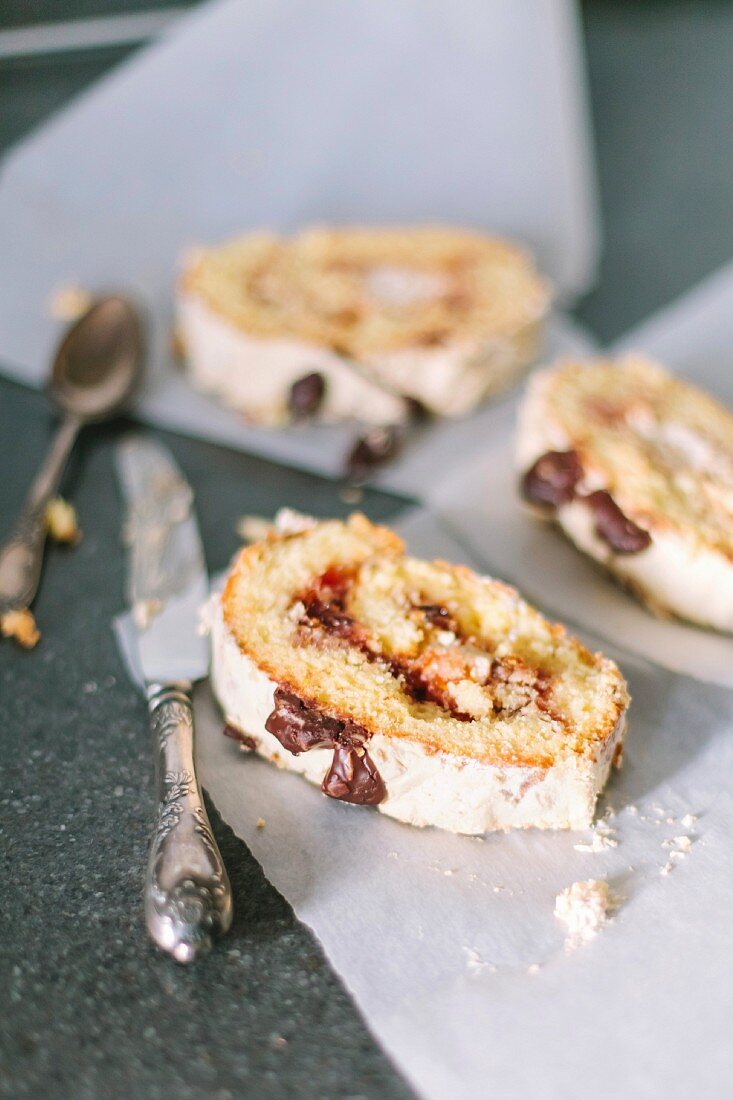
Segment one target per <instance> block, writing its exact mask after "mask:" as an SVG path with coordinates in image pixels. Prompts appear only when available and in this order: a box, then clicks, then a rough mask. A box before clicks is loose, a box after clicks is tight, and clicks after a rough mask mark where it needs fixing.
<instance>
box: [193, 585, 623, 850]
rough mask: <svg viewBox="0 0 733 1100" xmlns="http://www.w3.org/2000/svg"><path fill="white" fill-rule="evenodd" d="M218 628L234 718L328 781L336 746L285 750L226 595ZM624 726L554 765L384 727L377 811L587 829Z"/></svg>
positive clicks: (488, 825)
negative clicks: (490, 756)
mask: <svg viewBox="0 0 733 1100" xmlns="http://www.w3.org/2000/svg"><path fill="white" fill-rule="evenodd" d="M210 625H211V646H212V664H211V683H212V687H213V690H214V693H215V695H216V697H217V698H218V700H219V703H220V704H221V707H222V710H223V711H224V714H225V716H226V720H227V722H229V723H231V724H232V725H233V726H235V727H237V728H238V729H240V730H242V731H243V732H244V733H247V734H248V735H249V736H250V737H252V738H254V740H255V741H256V743H257V752H258V753H259V754H260V755H262V756H264V757H266V758H267V759H268V760H272V761H273V762H274V763H275V764H277V765H278V767H281V768H287V769H288V770H290V771H294V772H299V773H300V774H301V775H304V776H305V778H306V779H309V780H310V781H311V782H312V783H316V784H318V785H319V786H320V784H321V783H322V781H323V778H324V776H325V775H326V773H327V771H328V769H329V767H330V764H331V759H332V756H333V752H332V750H331V749H327V748H326V749H312V750H310V751H309V752H305V753H301V754H300V755H299V756H294V755H293V754H292V753H290V752H287V751H286V750H285V749H283V747H282V745H281V744H280V742H279V741H278V740H277V738H276V737H274V736H273V735H272V734H270V733H268V732H267V730H266V729H265V723H266V721H267V718H268V716H269V715H270V714H271V713H272V711H273V709H274V705H275V703H274V693H275V690H276V688H277V684H276V683H275V682H274V681H273V680H271V679H270V678H269V677H268V676H267V675H266V674H265V673H264V672H263V671H262V670H261V669H260V668H258V667H257V665H256V664H255V663H254V662H253V661H252V660H251V659H250V658H249V657H248V656H246V655H245V654H244V653H242V651H241V649H240V647H239V645H238V644H237V642H236V640H235V638H234V636H233V635H232V633H231V631H230V630H229V628H228V627H227V625H226V624H225V622H224V616H223V613H222V607H221V602H220V600H219V599H218V597H216V598H215V600H214V603H213V607H212V615H211V624H210ZM625 728H626V721H625V714H624V715H622V716H621V717H620V718H619V721H618V723H617V725H616V727H615V729H614V731H613V733H612V734H611V736H610V737H609V738H608V739H607V740H606V741H605V742H604V744H603V746H602V747H601V748H600V749H599V752H598V755H597V757H596V759H591V758H589V757H580V756H574V755H572V756H569V757H567V758H566V759H564V760H561V761H559V762H558V763H557V764H555V765H554V766H553V767H548V768H531V767H520V766H507V765H503V764H490V763H485V762H483V761H478V760H473V759H469V758H465V757H459V756H456V755H453V754H448V753H440V752H434V753H431V752H428V751H427V750H426V749H425V748H424V747H423V746H422V745H421V744H419V743H417V742H414V741H409V740H406V739H404V738H395V737H385V736H382V735H381V734H378V733H377V734H375V735H374V736H373V737H371V738H370V740H369V743H368V748H369V755H370V757H371V758H372V760H373V761H374V763H375V765H376V767H377V768H378V770H379V773H380V775H381V776H382V779H383V780H384V783H385V786H386V789H387V797H386V799H385V800H384V801H383V802H382V803H380V805H379V806H378V809H379V810H380V812H381V813H384V814H387V815H388V816H389V817H394V818H397V820H399V821H404V822H407V823H408V824H410V825H435V826H438V827H439V828H441V829H447V830H448V831H450V832H453V833H469V834H481V833H485V832H491V831H495V830H505V829H511V828H528V827H530V826H536V827H537V828H544V829H565V828H569V829H582V828H587V826H588V825H589V824H590V822H591V821H592V819H593V812H594V809H595V804H596V799H597V797H598V794H599V793H600V791H601V790H602V788H603V786H604V784H605V782H606V779H607V777H608V773H609V770H610V767H611V764H612V761H613V757H614V753H615V750H616V748H617V746H618V745H619V744H620V743H621V741H622V739H623V735H624V731H625Z"/></svg>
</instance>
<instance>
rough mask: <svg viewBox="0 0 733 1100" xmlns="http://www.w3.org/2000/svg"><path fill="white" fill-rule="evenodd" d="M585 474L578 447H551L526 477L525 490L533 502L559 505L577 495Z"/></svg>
mask: <svg viewBox="0 0 733 1100" xmlns="http://www.w3.org/2000/svg"><path fill="white" fill-rule="evenodd" d="M582 476H583V467H582V465H581V463H580V458H579V457H578V453H577V451H547V452H546V454H543V455H540V457H539V458H538V459H537V461H536V462H535V464H534V466H530V468H529V470H527V472H526V474H525V475H524V477H523V478H522V493H523V494H524V496H525V498H526V499H527V500H528V501H530V502H531V503H532V504H541V505H550V507H552V508H557V507H558V505H560V504H568V503H569V501H571V500H572V499H573V497H574V496H575V487H576V485H577V484H578V482H579V481H580V479H581V477H582Z"/></svg>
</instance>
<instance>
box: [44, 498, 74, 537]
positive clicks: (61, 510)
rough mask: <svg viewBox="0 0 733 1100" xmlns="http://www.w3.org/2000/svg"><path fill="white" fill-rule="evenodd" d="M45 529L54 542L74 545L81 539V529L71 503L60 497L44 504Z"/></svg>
mask: <svg viewBox="0 0 733 1100" xmlns="http://www.w3.org/2000/svg"><path fill="white" fill-rule="evenodd" d="M45 519H46V530H47V531H48V533H49V535H50V536H51V538H52V539H53V540H54V541H55V542H66V543H68V544H69V545H74V544H75V543H77V542H80V541H81V530H80V528H79V524H78V522H77V519H76V509H75V508H74V506H73V504H69V502H68V500H64V499H63V498H62V497H55V498H54V499H53V500H49V502H48V504H47V505H46V514H45Z"/></svg>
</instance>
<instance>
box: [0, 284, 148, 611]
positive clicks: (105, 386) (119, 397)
mask: <svg viewBox="0 0 733 1100" xmlns="http://www.w3.org/2000/svg"><path fill="white" fill-rule="evenodd" d="M143 359H144V340H143V327H142V322H141V319H140V316H139V314H138V312H137V310H136V309H135V308H134V307H133V306H132V304H131V303H130V302H128V301H127V300H126V299H125V298H119V297H109V298H101V299H99V301H97V302H96V303H95V304H94V305H93V306H92V307H91V309H90V310H89V311H88V312H87V313H85V314H84V316H83V317H82V318H81V319H80V320H79V321H77V322H76V324H75V325H73V326H72V328H70V329H69V331H68V332H67V334H66V336H65V337H64V339H63V340H62V341H61V344H60V345H59V348H58V351H57V352H56V358H55V359H54V362H53V367H52V368H51V378H50V381H49V393H50V396H51V399H52V401H53V402H54V404H55V405H56V407H57V408H58V409H59V411H60V412H61V413H62V416H63V419H62V421H61V425H60V427H59V428H58V430H57V432H56V436H55V437H54V440H53V443H52V444H51V447H50V449H49V451H48V454H47V455H46V458H45V460H44V462H43V465H42V466H41V469H40V470H39V472H38V475H37V476H36V479H35V481H34V482H33V484H32V485H31V488H30V490H29V492H28V495H27V497H26V499H25V504H24V505H23V509H22V511H21V513H20V516H19V517H18V521H17V523H16V525H15V529H14V531H13V533H12V535H11V536H10V538H9V539H8V540H7V542H6V543H5V545H4V546H3V547H2V548H1V549H0V614H2V613H3V612H5V611H10V610H15V609H16V608H26V607H29V606H30V603H31V601H32V599H33V597H34V596H35V594H36V590H37V588H38V581H39V578H40V575H41V563H42V561H43V548H44V545H45V542H46V507H47V505H48V502H49V501H50V500H51V499H52V497H54V496H55V494H56V490H57V488H58V485H59V482H60V480H61V475H62V474H63V472H64V467H65V466H66V462H67V459H68V457H69V455H70V453H71V449H72V447H73V446H74V443H75V441H76V437H77V435H78V434H79V431H80V429H81V428H82V427H83V426H84V425H85V424H91V423H99V422H100V421H102V420H108V419H110V418H111V417H113V416H114V415H115V414H117V413H119V412H121V411H122V410H123V409H124V408H125V406H126V405H127V404H128V403H129V401H130V399H131V397H132V395H133V393H134V391H135V388H136V386H137V384H138V382H139V380H140V378H141V375H142V367H143Z"/></svg>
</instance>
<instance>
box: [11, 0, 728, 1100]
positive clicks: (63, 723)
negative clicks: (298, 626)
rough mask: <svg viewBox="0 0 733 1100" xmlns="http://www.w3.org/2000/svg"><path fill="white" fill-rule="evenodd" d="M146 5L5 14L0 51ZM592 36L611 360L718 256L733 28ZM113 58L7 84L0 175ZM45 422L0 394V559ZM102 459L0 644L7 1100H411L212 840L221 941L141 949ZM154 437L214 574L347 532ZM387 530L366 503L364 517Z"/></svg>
mask: <svg viewBox="0 0 733 1100" xmlns="http://www.w3.org/2000/svg"><path fill="white" fill-rule="evenodd" d="M157 6H163V4H162V3H161V0H144V2H143V0H134V3H133V2H131V0H68V2H65V3H63V4H58V3H56V4H53V3H51V2H50V0H32V2H29V0H7V3H6V4H5V5H3V7H2V12H0V29H3V28H5V27H11V26H17V25H20V24H23V23H25V22H26V21H27V22H31V21H35V22H43V21H48V20H57V19H61V18H63V17H79V16H84V15H97V14H110V13H114V12H121V11H125V10H133V9H138V10H139V9H140V8H141V7H144V8H149V9H150V8H154V7H157ZM583 19H584V27H585V33H586V41H587V45H588V68H589V74H590V87H591V93H592V110H593V121H594V125H595V131H596V139H597V144H598V157H599V176H600V185H601V198H602V208H603V215H604V221H605V238H606V248H605V256H604V259H603V262H602V265H601V273H600V280H599V284H598V287H597V288H596V290H595V291H594V292H593V293H592V294H591V295H589V297H588V298H587V299H586V301H585V302H584V303H582V304H581V305H580V307H579V309H578V311H577V312H578V316H579V317H580V319H581V320H583V321H584V322H585V323H587V324H589V325H590V326H591V327H592V328H593V329H595V331H596V332H597V333H598V335H599V336H600V337H602V338H607V339H610V338H612V337H614V336H617V335H620V334H621V333H623V332H624V330H625V329H626V328H628V326H629V325H631V324H633V323H634V322H635V321H637V320H639V319H641V318H643V317H644V316H645V315H646V314H647V313H648V312H649V311H650V310H652V309H655V308H657V307H658V306H660V305H663V304H664V303H665V302H666V301H668V300H669V299H670V298H671V297H672V296H673V295H675V294H678V293H680V292H682V291H684V290H685V289H686V288H687V287H688V286H690V285H691V284H692V283H693V282H695V281H696V280H697V279H699V278H701V277H703V276H704V275H706V274H707V273H708V272H709V271H711V270H712V269H713V268H714V267H715V266H716V265H717V264H719V263H722V262H725V261H726V260H728V259H729V258H730V256H731V254H733V189H732V188H731V187H730V170H729V165H730V163H731V156H732V155H733V147H732V145H731V143H732V142H733V129H732V128H731V126H730V124H729V118H728V114H729V110H730V102H731V81H732V79H733V77H732V73H733V70H732V69H731V66H730V57H731V52H732V51H733V8H732V7H731V5H729V4H723V3H720V2H715V0H707V2H704V3H703V2H699V3H695V4H693V3H683V2H680V0H677V2H672V0H668V2H665V3H661V2H659V0H655V2H651V0H650V2H647V3H639V2H638V0H633V2H632V0H585V2H584V4H583ZM127 53H128V50H127V49H109V50H103V51H96V50H95V51H88V52H84V53H67V54H64V55H59V56H55V55H54V56H49V57H44V58H38V59H27V58H24V59H20V60H17V61H2V62H0V97H1V98H0V150H2V149H3V148H6V147H7V146H8V144H9V143H10V142H11V141H13V140H16V139H17V138H18V137H19V136H21V134H22V133H24V132H25V131H26V130H27V129H28V128H29V127H30V126H31V125H33V124H35V123H37V122H38V121H40V120H41V119H42V118H43V117H44V116H46V115H47V114H48V113H49V112H50V111H52V110H53V109H55V108H56V107H58V106H59V105H60V104H62V103H63V102H64V101H65V100H66V99H68V98H69V97H70V96H71V95H73V94H74V93H76V92H77V91H78V90H80V89H81V88H82V87H84V86H85V85H86V84H87V83H88V82H89V81H90V80H92V79H94V78H95V77H96V76H97V75H99V74H100V73H101V72H103V71H104V70H105V69H107V68H108V67H109V66H110V65H112V64H114V63H116V62H118V61H119V60H121V59H122V58H123V57H124V56H125V55H126V54H127ZM681 59H683V60H681ZM683 62H684V63H683ZM0 344H1V335H0ZM0 369H1V368H0ZM49 423H50V417H49V416H48V414H47V413H46V412H45V409H44V406H43V402H42V400H41V399H40V398H39V397H37V396H34V395H30V394H26V393H24V392H23V391H22V390H20V389H17V388H15V387H13V386H11V385H9V384H4V383H0V537H2V534H3V533H4V530H5V529H6V528H7V523H8V522H9V520H10V517H11V516H12V515H13V514H14V512H15V510H16V509H17V508H18V507H19V505H20V502H21V499H22V493H23V489H24V487H25V485H26V484H27V479H28V477H29V475H30V472H31V471H32V469H33V468H34V466H35V465H36V463H37V462H38V460H39V459H40V456H41V453H42V451H43V447H44V444H45V439H46V437H47V431H48V425H49ZM113 434H114V433H111V432H104V433H101V434H98V435H95V436H94V437H93V438H92V437H90V438H89V440H88V441H86V442H83V443H82V446H81V448H80V452H79V455H78V456H77V458H76V459H75V461H74V464H73V466H72V469H71V470H70V471H69V475H70V476H69V478H68V480H67V484H66V488H67V491H68V492H69V493H70V494H71V495H73V498H74V501H75V503H77V505H78V507H79V511H80V518H81V522H82V524H83V525H84V527H85V530H86V538H85V540H84V542H83V543H82V545H81V546H80V547H79V548H78V549H75V550H71V551H68V550H62V549H52V550H51V552H50V554H49V557H48V564H47V570H46V576H45V578H44V583H43V587H42V591H41V595H40V598H39V601H38V608H37V609H38V615H39V619H40V624H41V628H42V630H43V631H44V638H43V641H42V643H41V646H40V647H39V648H38V650H37V651H36V652H35V653H33V654H24V653H21V652H20V651H18V650H17V649H15V648H14V647H12V646H10V645H9V644H8V643H3V644H0V701H1V703H2V708H1V709H0V750H1V751H0V772H1V773H2V789H1V790H0V829H1V830H2V832H1V833H0V860H2V871H3V892H2V898H3V904H2V916H3V918H4V920H3V927H4V934H3V937H2V939H1V940H0V983H1V987H2V989H3V994H4V995H3V999H2V1005H1V1006H0V1055H2V1063H1V1064H0V1094H4V1095H7V1096H12V1097H33V1098H35V1097H53V1098H54V1100H56V1098H66V1097H74V1098H76V1097H80V1098H82V1100H85V1098H94V1100H96V1098H98V1097H105V1098H107V1097H110V1098H116V1097H118V1096H120V1097H122V1096H125V1097H134V1098H135V1100H137V1098H138V1097H139V1098H142V1100H147V1098H155V1097H161V1098H165V1100H169V1098H175V1100H187V1098H189V1097H191V1098H194V1100H204V1098H207V1100H208V1098H214V1100H225V1098H227V1100H228V1098H229V1097H240V1096H245V1095H246V1096H251V1097H255V1098H259V1097H265V1096H266V1097H280V1096H283V1097H286V1096H291V1095H292V1094H293V1092H294V1091H295V1090H297V1092H298V1094H299V1095H300V1096H302V1097H305V1098H308V1097H338V1098H342V1097H357V1096H364V1097H380V1098H381V1097H385V1098H391V1097H404V1096H407V1095H409V1094H408V1091H407V1089H406V1087H405V1086H404V1085H403V1084H402V1083H401V1081H400V1079H399V1078H398V1077H397V1075H396V1074H395V1073H394V1071H393V1070H392V1069H391V1067H390V1066H389V1064H388V1063H387V1062H386V1060H385V1059H384V1057H383V1056H382V1055H381V1054H380V1053H379V1051H378V1050H377V1048H376V1047H375V1045H374V1043H373V1042H372V1040H371V1038H370V1036H369V1035H368V1033H367V1032H366V1030H365V1029H364V1027H363V1024H362V1023H361V1021H360V1020H359V1017H358V1015H357V1014H356V1012H355V1010H354V1008H353V1005H352V1004H351V1002H350V1001H349V999H348V997H347V995H346V994H345V992H344V990H343V988H342V987H341V985H340V984H339V982H338V981H337V979H336V978H335V977H334V976H333V974H332V973H331V972H330V970H329V968H328V965H327V963H326V962H325V961H324V959H323V956H322V955H321V953H320V951H319V949H318V946H317V944H316V943H315V942H314V940H313V939H312V937H311V936H310V935H309V933H308V932H307V931H306V930H305V929H304V928H302V927H301V926H300V925H299V924H298V923H297V922H296V921H295V919H294V917H293V915H292V913H291V911H290V909H289V908H288V906H287V905H286V904H285V902H284V901H283V900H282V899H281V898H280V897H279V895H278V894H277V893H276V892H275V891H274V890H273V889H272V887H270V886H269V884H268V883H267V882H266V880H265V879H264V878H263V876H262V873H261V871H260V869H259V867H258V866H257V864H256V863H255V862H254V861H253V859H252V857H251V856H250V855H249V852H248V851H247V849H246V848H245V847H244V845H243V844H241V842H240V841H238V840H237V839H236V838H235V837H234V836H233V835H232V834H231V833H230V831H229V830H228V829H227V828H226V826H223V825H222V824H221V822H219V821H218V820H217V819H216V816H215V815H214V828H215V831H216V833H217V837H218V839H219V842H220V843H221V846H222V850H223V854H224V857H225V859H226V861H227V864H228V867H229V869H230V873H231V876H232V881H233V886H234V891H235V900H236V905H237V916H236V920H235V925H234V929H233V931H232V933H231V934H230V937H229V938H228V939H227V941H226V942H225V943H224V944H223V945H222V948H221V949H220V950H219V951H217V952H215V953H214V954H213V955H212V956H211V957H210V958H209V959H208V961H207V962H206V963H205V964H204V965H203V966H201V967H197V968H195V969H194V970H190V971H183V970H181V969H179V968H177V967H175V966H174V965H173V964H172V963H170V962H168V961H167V960H166V959H164V958H162V957H160V956H158V955H157V954H156V953H155V952H154V951H153V949H152V948H150V947H149V946H148V944H147V942H146V940H145V937H144V934H143V930H142V924H141V917H140V907H139V906H140V900H139V899H140V876H141V868H142V866H143V863H144V859H145V851H146V845H147V837H148V830H149V828H150V820H151V814H152V774H151V766H152V761H151V754H150V749H149V744H148V739H147V735H146V731H145V709H144V707H143V704H142V702H141V700H140V699H139V698H138V697H137V696H136V695H135V693H134V691H133V690H132V689H131V688H130V686H129V684H128V683H127V681H126V679H125V675H124V672H123V670H122V668H121V666H120V663H119V659H118V656H117V653H116V650H115V647H114V644H113V640H112V636H111V633H110V631H109V620H110V618H111V616H112V615H113V614H114V613H115V612H116V611H118V610H119V609H120V607H121V606H122V602H123V596H122V585H123V572H124V562H123V557H122V553H121V549H120V547H119V541H118V535H119V521H120V512H119V504H118V501H117V498H116V489H115V485H114V481H113V476H112V466H111V448H110V444H111V440H112V437H113ZM166 438H168V439H169V440H170V442H171V444H172V446H173V449H174V451H175V453H176V455H177V457H178V459H179V461H180V462H181V465H182V466H183V468H184V469H185V471H186V473H187V475H188V476H189V478H190V479H191V481H192V483H193V484H194V487H195V488H196V490H197V493H198V509H199V513H200V518H201V524H202V530H203V533H204V538H205V542H206V548H207V553H208V554H209V565H210V567H211V568H212V569H216V568H219V567H221V566H223V565H224V564H225V563H226V560H227V558H228V556H229V554H230V553H231V552H232V551H233V550H234V548H235V546H236V543H237V540H236V536H235V534H234V531H233V519H234V517H236V516H237V515H239V514H240V513H242V512H245V511H253V512H255V511H262V512H268V511H272V510H273V509H274V508H275V507H276V506H277V505H279V504H289V505H291V506H293V507H301V508H309V509H311V510H313V511H316V512H320V513H323V514H327V513H328V512H330V511H346V510H347V509H346V507H345V506H344V505H343V504H342V502H340V501H339V499H338V496H337V493H336V492H335V490H334V488H333V487H332V486H329V485H327V484H326V483H324V482H320V481H318V480H317V479H315V478H310V477H307V476H305V475H299V474H296V473H292V472H286V471H282V470H280V469H278V468H277V467H274V466H271V465H268V464H267V463H264V462H258V461H256V460H252V459H247V458H245V457H243V456H240V455H236V454H233V453H231V452H228V451H220V450H218V449H215V448H212V447H206V446H204V445H201V444H195V443H192V442H185V441H181V440H178V439H176V438H175V437H166ZM395 506H396V505H395V502H394V501H393V500H389V499H388V498H386V497H383V496H377V495H373V494H370V495H368V496H367V499H366V503H365V507H366V510H367V511H368V512H369V514H370V515H372V516H373V517H378V516H380V515H387V514H388V513H390V512H391V511H392V510H393V509H394V508H395ZM282 1040H285V1043H283V1042H282Z"/></svg>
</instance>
